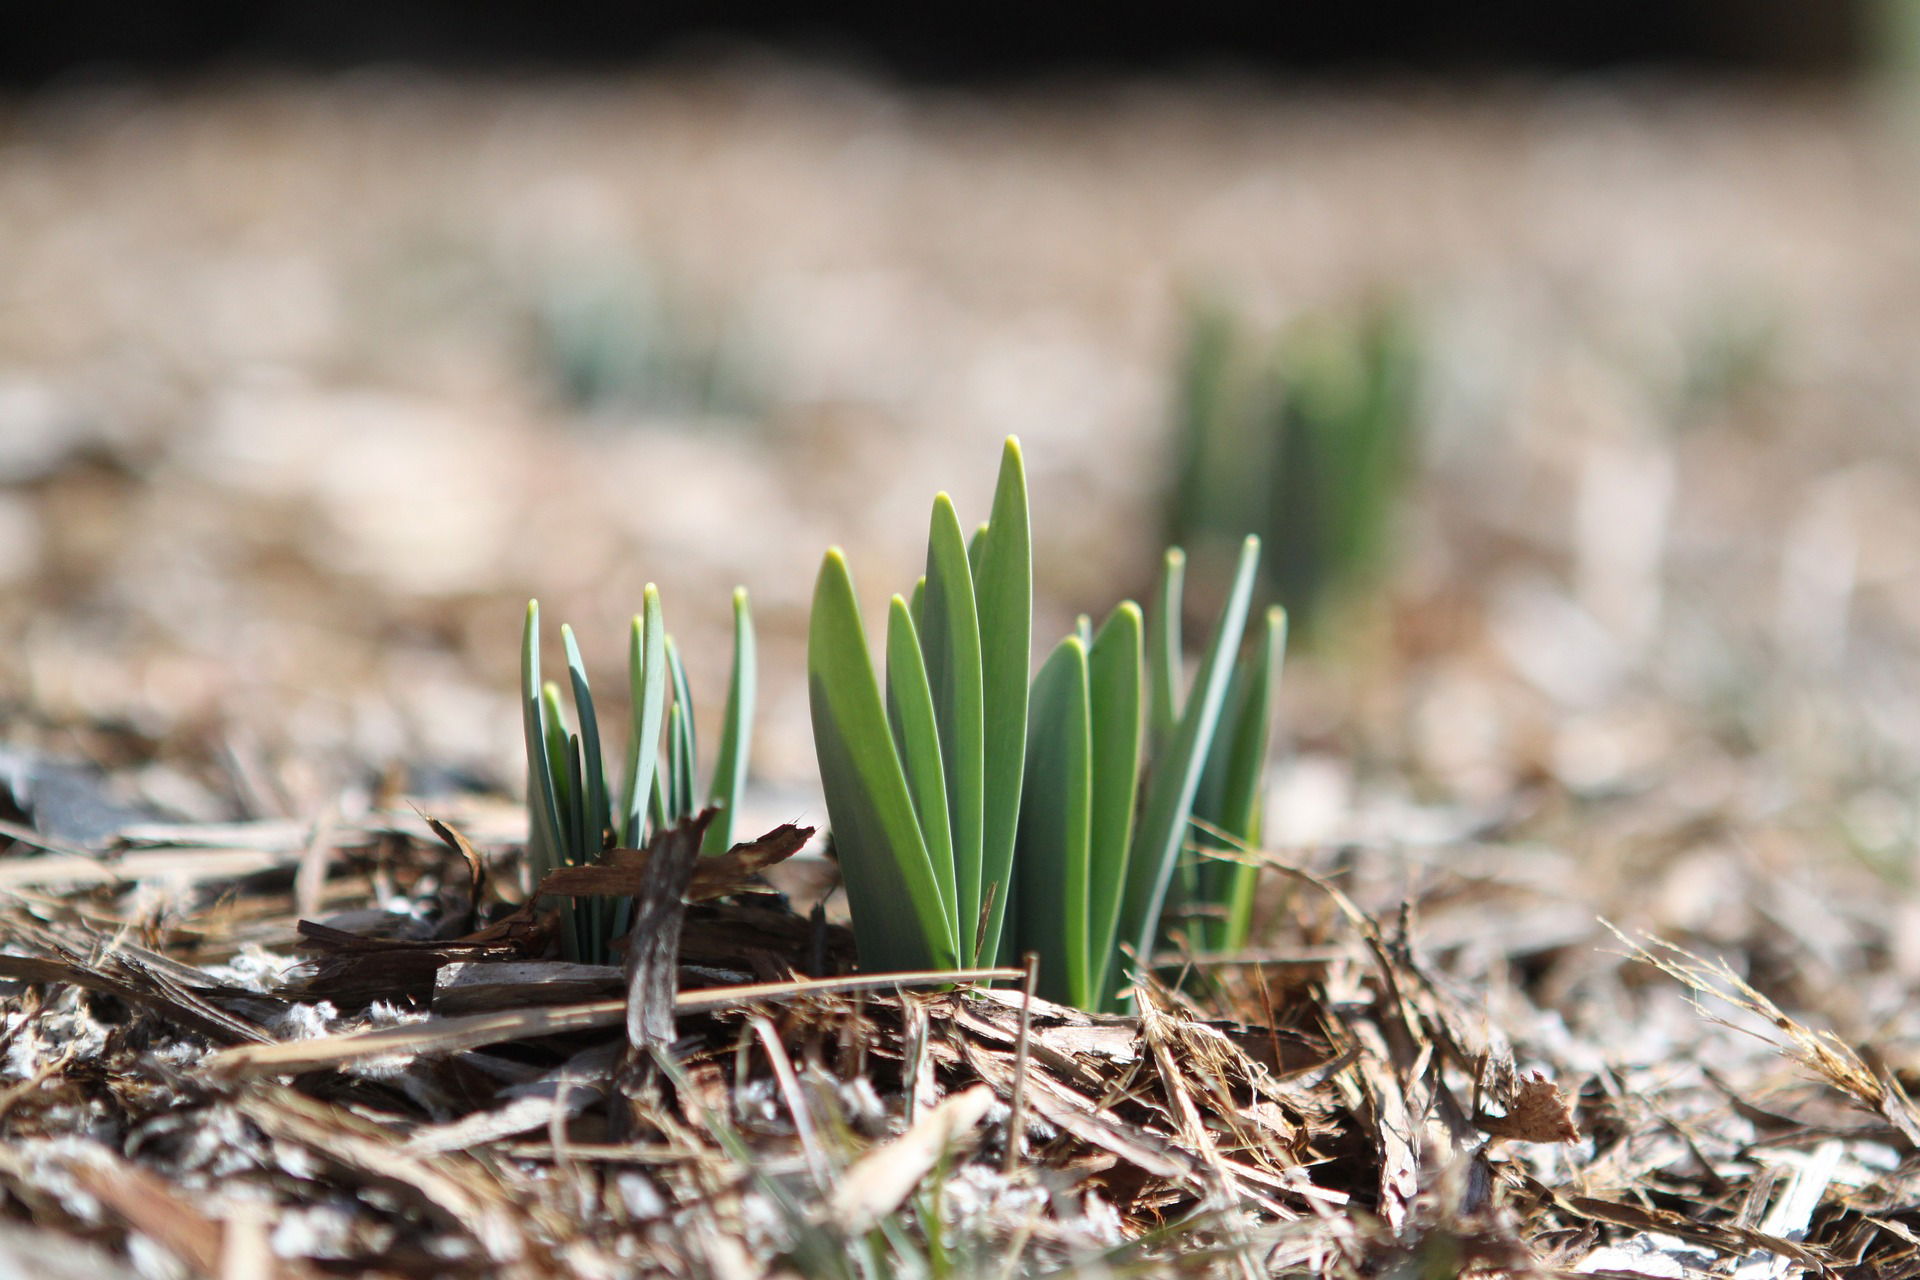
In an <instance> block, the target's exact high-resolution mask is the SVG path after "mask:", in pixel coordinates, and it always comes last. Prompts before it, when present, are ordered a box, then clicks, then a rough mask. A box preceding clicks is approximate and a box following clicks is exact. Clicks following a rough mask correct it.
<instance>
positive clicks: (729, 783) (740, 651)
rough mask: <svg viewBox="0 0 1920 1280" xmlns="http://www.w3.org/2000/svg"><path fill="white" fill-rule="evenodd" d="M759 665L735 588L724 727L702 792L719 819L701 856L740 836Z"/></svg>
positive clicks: (748, 616) (743, 594)
mask: <svg viewBox="0 0 1920 1280" xmlns="http://www.w3.org/2000/svg"><path fill="white" fill-rule="evenodd" d="M758 665H759V659H758V656H757V648H756V646H755V644H754V636H753V613H752V611H751V610H750V609H749V608H748V606H747V589H746V588H745V587H737V588H735V589H734V593H733V674H732V677H731V678H730V679H729V680H728V681H727V713H726V721H725V723H724V725H723V727H722V728H721V730H720V755H719V757H718V758H717V759H715V760H714V762H713V787H712V789H711V790H710V791H708V792H707V803H708V804H712V805H719V806H720V814H719V816H718V817H716V818H715V819H714V820H713V825H712V826H710V827H708V828H707V835H706V839H705V841H704V842H703V843H702V852H705V853H725V852H726V851H727V850H729V849H731V848H733V844H734V840H735V839H736V838H737V837H738V835H739V824H738V822H737V821H736V820H735V816H734V814H735V806H736V805H738V803H739V800H740V797H741V795H743V794H744V793H745V792H746V789H747V757H748V755H749V754H750V753H751V751H752V748H753V703H754V693H755V690H756V687H757V685H758Z"/></svg>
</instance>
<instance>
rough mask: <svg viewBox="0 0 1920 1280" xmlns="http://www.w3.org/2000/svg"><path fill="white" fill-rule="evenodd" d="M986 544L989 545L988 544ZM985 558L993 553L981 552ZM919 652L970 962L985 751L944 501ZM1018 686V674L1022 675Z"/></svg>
mask: <svg viewBox="0 0 1920 1280" xmlns="http://www.w3.org/2000/svg"><path fill="white" fill-rule="evenodd" d="M989 541H991V539H989ZM988 550H989V553H991V550H992V548H991V547H989V548H988ZM924 609H925V613H924V619H925V621H924V625H922V626H921V628H920V646H921V653H922V656H923V657H924V658H925V660H926V664H927V684H928V686H929V687H930V688H931V689H932V690H933V707H934V714H935V717H936V720H937V723H938V724H939V727H940V763H941V765H942V766H943V767H944V768H945V770H946V775H947V812H948V815H949V817H950V818H951V820H952V827H953V868H954V885H955V888H956V889H957V890H958V893H959V908H958V912H957V915H956V919H957V920H958V921H959V925H958V928H959V936H960V955H961V962H962V963H963V964H972V963H973V961H974V955H973V948H974V941H975V938H976V935H977V931H978V921H979V918H980V902H981V896H980V895H981V867H980V850H981V844H980V834H981V822H982V820H983V814H984V800H983V792H984V789H985V781H984V775H985V767H986V766H985V748H984V745H983V736H984V732H985V727H984V709H983V705H982V694H981V668H980V615H979V612H978V609H977V607H976V606H975V603H974V597H973V574H972V571H971V570H970V569H968V567H967V543H966V537H965V535H964V534H962V533H961V532H960V518H959V517H958V516H957V515H956V514H955V513H954V510H953V501H952V499H950V498H948V497H947V495H946V494H944V493H943V494H940V495H939V496H938V497H936V498H935V499H934V500H933V518H932V520H931V522H930V525H929V528H928V531H927V599H926V604H925V606H924ZM1021 679H1022V683H1023V684H1024V682H1025V673H1024V672H1022V674H1021Z"/></svg>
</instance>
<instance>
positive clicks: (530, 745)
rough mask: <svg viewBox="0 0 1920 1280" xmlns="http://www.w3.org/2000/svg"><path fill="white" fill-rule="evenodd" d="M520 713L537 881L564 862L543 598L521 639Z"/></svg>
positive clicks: (530, 856)
mask: <svg viewBox="0 0 1920 1280" xmlns="http://www.w3.org/2000/svg"><path fill="white" fill-rule="evenodd" d="M520 713H521V729H522V735H523V737H524V738H525V741H526V747H527V867H528V870H529V872H530V873H531V875H532V879H533V882H534V883H535V884H538V883H539V881H540V878H541V877H542V876H544V875H545V874H546V873H547V872H549V871H552V870H554V869H555V868H557V867H558V866H559V865H560V850H561V847H562V846H561V842H560V822H559V813H560V805H559V798H558V797H557V796H556V795H555V794H554V789H553V762H552V760H551V759H549V757H548V755H547V731H546V721H545V717H544V716H543V714H542V708H541V702H540V602H539V601H538V600H529V601H527V621H526V626H525V629H524V630H523V631H522V632H521V639H520Z"/></svg>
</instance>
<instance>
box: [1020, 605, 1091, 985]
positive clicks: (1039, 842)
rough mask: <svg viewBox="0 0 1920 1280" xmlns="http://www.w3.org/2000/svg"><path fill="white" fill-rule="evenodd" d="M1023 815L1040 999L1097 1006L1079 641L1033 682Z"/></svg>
mask: <svg viewBox="0 0 1920 1280" xmlns="http://www.w3.org/2000/svg"><path fill="white" fill-rule="evenodd" d="M1031 707H1032V712H1033V720H1032V724H1031V725H1030V727H1029V733H1028V739H1027V760H1026V771H1025V772H1026V794H1027V802H1026V804H1025V806H1024V807H1023V808H1022V810H1021V813H1020V827H1019V836H1020V839H1019V856H1018V857H1017V858H1016V859H1015V865H1016V868H1017V873H1018V875H1019V878H1020V883H1019V885H1018V887H1017V890H1016V893H1015V895H1014V896H1015V899H1016V903H1017V905H1016V906H1015V908H1014V910H1015V912H1016V916H1015V920H1016V924H1017V929H1016V932H1017V934H1018V939H1019V946H1020V948H1021V949H1022V950H1028V951H1035V952H1038V953H1039V956H1040V982H1039V989H1040V992H1041V994H1043V995H1045V996H1046V997H1047V998H1048V999H1049V1000H1061V1001H1065V1002H1067V1003H1069V1004H1074V1005H1079V1006H1081V1007H1082V1008H1085V1007H1088V1006H1089V1005H1090V1004H1091V1003H1092V1002H1093V1001H1094V1000H1095V999H1096V998H1097V996H1098V994H1099V993H1098V992H1097V991H1096V990H1094V989H1093V986H1092V984H1093V982H1094V981H1095V979H1094V973H1093V970H1094V966H1093V964H1092V963H1091V960H1092V957H1091V955H1090V953H1089V938H1088V927H1087V926H1088V920H1089V909H1088V907H1089V902H1090V895H1091V886H1090V885H1089V883H1088V877H1089V875H1090V868H1089V863H1088V839H1089V835H1090V830H1091V826H1090V824H1091V806H1092V801H1093V747H1092V736H1093V729H1092V724H1091V721H1090V720H1089V718H1088V710H1087V651H1086V648H1085V647H1084V646H1083V645H1081V643H1080V637H1079V636H1077V635H1070V636H1068V637H1067V638H1066V639H1065V640H1062V641H1061V642H1060V643H1059V645H1058V646H1056V647H1055V649H1054V651H1053V653H1052V654H1051V655H1050V656H1049V657H1048V658H1047V661H1046V662H1045V664H1044V665H1042V666H1041V668H1040V674H1039V675H1038V676H1036V677H1034V681H1033V697H1032V703H1031Z"/></svg>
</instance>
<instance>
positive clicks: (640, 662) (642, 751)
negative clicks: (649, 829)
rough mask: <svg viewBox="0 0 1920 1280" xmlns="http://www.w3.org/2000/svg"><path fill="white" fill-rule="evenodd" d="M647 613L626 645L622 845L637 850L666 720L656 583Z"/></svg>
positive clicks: (662, 626)
mask: <svg viewBox="0 0 1920 1280" xmlns="http://www.w3.org/2000/svg"><path fill="white" fill-rule="evenodd" d="M642 600H643V604H642V608H643V609H644V610H645V612H644V614H643V615H641V616H637V617H635V618H634V620H633V632H632V636H631V639H630V642H629V644H628V646H627V683H628V685H629V686H630V688H631V691H632V696H633V727H632V735H633V736H632V738H631V739H630V740H629V741H628V743H627V776H626V789H625V791H624V792H623V794H624V795H625V796H626V809H627V813H626V830H625V831H624V832H623V833H622V834H621V840H622V842H623V843H625V844H626V845H627V846H628V847H630V848H638V847H639V846H640V845H641V844H642V843H643V842H644V841H645V838H646V822H647V810H648V808H649V805H650V801H651V798H652V795H653V779H654V773H655V770H656V769H657V767H658V760H659V754H660V730H661V726H662V725H663V724H664V723H665V721H666V707H667V655H666V640H667V627H666V622H665V620H664V619H663V617H662V614H661V611H660V590H659V588H657V587H655V586H654V585H653V584H652V583H651V582H649V583H648V584H647V588H646V591H645V593H644V594H643V596H642Z"/></svg>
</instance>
